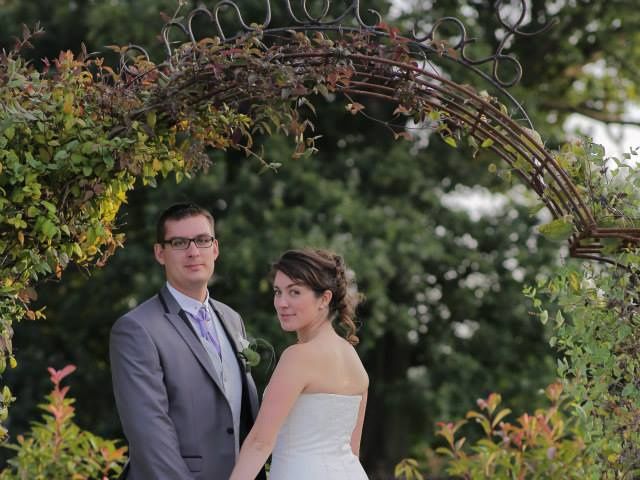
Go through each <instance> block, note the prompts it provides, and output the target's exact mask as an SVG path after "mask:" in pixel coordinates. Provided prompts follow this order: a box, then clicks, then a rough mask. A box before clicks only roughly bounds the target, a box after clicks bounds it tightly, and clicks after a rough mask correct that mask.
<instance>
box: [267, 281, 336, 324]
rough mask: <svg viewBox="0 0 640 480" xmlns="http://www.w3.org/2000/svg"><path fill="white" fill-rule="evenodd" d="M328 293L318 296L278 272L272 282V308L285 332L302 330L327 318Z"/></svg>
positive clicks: (306, 287)
mask: <svg viewBox="0 0 640 480" xmlns="http://www.w3.org/2000/svg"><path fill="white" fill-rule="evenodd" d="M330 295H331V293H330V292H325V293H324V294H322V295H318V294H317V293H316V292H314V291H313V290H311V289H310V288H309V287H308V286H306V285H304V284H301V283H298V282H296V281H295V280H292V279H291V278H289V277H288V276H287V275H285V274H284V273H282V272H280V271H278V272H277V273H276V276H275V278H274V281H273V306H274V307H275V308H276V313H277V314H278V320H280V326H281V327H282V329H283V330H285V331H287V332H292V331H298V330H303V329H305V328H306V327H310V326H312V325H314V324H316V323H318V322H322V321H324V320H326V319H327V317H328V308H327V305H328V303H329V302H328V299H327V297H329V299H330Z"/></svg>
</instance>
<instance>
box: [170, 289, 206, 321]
mask: <svg viewBox="0 0 640 480" xmlns="http://www.w3.org/2000/svg"><path fill="white" fill-rule="evenodd" d="M167 288H168V289H169V292H170V293H171V295H173V298H175V299H176V302H178V305H180V308H181V309H182V310H184V311H185V312H187V313H188V314H190V315H193V316H195V315H196V314H197V313H198V310H200V309H201V308H202V306H203V305H204V306H205V307H206V308H209V307H208V305H209V291H207V296H206V297H205V299H204V302H199V301H198V300H196V299H195V298H191V297H190V296H188V295H185V294H184V293H182V292H179V291H178V290H176V289H175V288H174V287H172V286H171V284H170V283H169V282H167Z"/></svg>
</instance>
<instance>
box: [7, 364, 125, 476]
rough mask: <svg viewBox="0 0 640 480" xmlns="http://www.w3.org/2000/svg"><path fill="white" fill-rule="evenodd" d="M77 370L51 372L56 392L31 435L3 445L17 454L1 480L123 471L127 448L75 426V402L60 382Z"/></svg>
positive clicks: (65, 368)
mask: <svg viewBox="0 0 640 480" xmlns="http://www.w3.org/2000/svg"><path fill="white" fill-rule="evenodd" d="M75 369H76V367H75V366H74V365H67V366H66V367H64V368H63V369H62V370H59V371H57V370H54V369H53V368H49V374H50V375H51V381H52V382H53V390H52V391H51V393H50V394H49V395H47V397H46V398H47V403H46V404H43V405H40V408H41V409H42V410H44V411H45V414H44V415H43V416H42V421H40V422H34V423H33V425H32V428H31V431H30V432H29V433H28V434H26V435H19V436H18V438H17V443H13V444H8V445H4V447H5V448H9V449H11V450H15V451H16V456H15V457H13V458H12V459H10V460H9V462H8V463H9V467H7V468H6V469H4V470H3V471H2V472H1V473H0V480H14V479H15V480H26V479H28V480H69V479H71V480H88V479H102V480H106V479H108V478H110V477H111V478H113V477H114V476H117V475H118V474H119V473H120V472H121V471H122V466H123V464H124V462H125V460H126V456H125V453H126V450H127V447H118V446H117V443H118V442H117V441H114V440H106V439H103V438H101V437H98V436H97V435H94V434H92V433H90V432H88V431H85V430H82V429H81V428H80V427H78V425H76V424H75V423H74V422H73V416H74V410H75V409H74V407H73V403H74V399H73V398H69V397H67V393H68V392H69V387H68V386H66V387H62V388H61V387H60V382H61V381H62V380H63V379H64V378H65V377H66V376H67V375H69V374H71V373H72V372H73V371H74V370H75Z"/></svg>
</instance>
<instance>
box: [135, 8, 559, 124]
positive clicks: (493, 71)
mask: <svg viewBox="0 0 640 480" xmlns="http://www.w3.org/2000/svg"><path fill="white" fill-rule="evenodd" d="M280 1H281V2H282V3H283V5H284V9H285V11H286V13H287V15H288V17H289V21H290V24H289V25H286V26H275V25H272V15H271V12H272V9H271V0H263V2H264V5H265V13H264V19H263V20H262V21H261V22H260V23H259V26H256V24H253V23H251V24H250V23H247V21H246V20H245V18H244V17H243V15H242V11H241V9H240V7H239V5H238V4H237V3H236V2H235V1H233V0H220V1H218V2H217V3H216V4H215V5H214V6H213V7H212V8H211V9H210V8H208V7H206V6H204V5H201V6H199V7H197V8H195V9H193V10H192V11H191V12H189V13H188V14H187V15H186V16H185V17H184V18H185V21H184V23H183V22H179V21H176V20H173V21H170V22H168V23H167V24H166V25H165V26H164V28H163V29H162V40H163V43H164V47H165V51H166V58H165V60H164V63H165V64H166V65H168V66H169V67H170V68H171V67H172V66H173V61H174V60H173V59H174V55H175V53H176V52H175V49H174V44H175V43H177V44H179V45H181V44H183V43H185V42H186V41H191V42H192V43H194V44H195V43H196V35H195V33H194V30H193V20H194V18H196V17H197V16H204V17H206V18H207V19H208V20H209V22H211V24H212V27H213V28H214V30H215V35H216V36H218V38H220V40H221V41H222V42H229V41H232V40H235V39H236V38H237V37H239V36H241V35H243V34H246V33H251V32H255V31H257V30H261V31H262V32H263V33H264V35H266V36H268V35H272V34H275V35H277V34H279V33H282V32H285V31H288V30H295V31H325V32H328V31H334V32H342V33H344V32H349V31H358V32H368V33H371V34H374V35H376V36H380V37H389V36H390V32H389V31H388V30H387V29H385V28H384V24H383V17H382V15H381V14H380V13H379V12H378V11H376V10H373V9H366V12H367V13H368V14H369V15H370V16H373V18H374V22H373V23H367V22H366V21H365V20H364V15H363V13H364V11H363V9H362V6H361V1H360V0H346V1H345V2H344V7H342V9H341V10H340V7H339V6H338V7H337V8H338V9H339V10H338V12H336V13H335V14H332V8H331V7H332V6H335V5H336V4H337V2H335V3H332V0H315V1H316V2H321V3H320V7H319V10H320V13H319V14H317V15H315V16H314V15H313V14H312V13H311V11H310V8H309V6H308V3H309V1H310V0H298V1H299V8H298V10H301V12H296V9H295V8H294V2H293V1H292V0H280ZM504 2H505V0H496V2H495V9H496V14H497V18H498V22H499V23H500V25H501V26H502V27H503V28H504V30H505V32H506V33H505V36H504V38H503V39H502V40H501V41H500V43H499V45H498V47H497V49H496V51H495V52H494V53H493V54H491V55H489V56H486V57H483V58H477V59H474V58H472V57H471V56H470V54H469V53H468V51H467V48H468V46H469V45H471V44H473V43H474V42H475V39H473V38H471V37H469V35H468V33H467V30H466V27H465V25H464V22H463V21H462V20H460V19H459V18H456V17H450V16H449V17H443V18H440V19H437V20H435V21H434V22H433V24H432V26H431V28H430V30H429V32H428V33H426V34H425V35H420V34H419V33H418V31H417V24H414V27H413V29H412V31H411V32H408V33H406V34H403V37H404V38H406V39H407V40H408V41H410V43H411V46H412V48H414V49H415V50H416V53H418V54H421V55H423V56H424V57H425V58H432V59H433V58H436V57H437V58H439V59H445V60H447V61H450V62H454V63H457V64H459V65H462V66H464V67H465V68H468V69H470V70H472V71H473V72H474V73H475V74H476V75H477V76H478V77H479V78H481V79H482V80H484V81H487V82H489V83H490V84H491V85H492V86H493V88H495V89H496V90H497V91H498V92H499V94H500V95H501V96H502V97H503V98H504V99H506V101H508V102H509V103H510V104H511V105H512V106H513V108H515V110H516V111H517V112H518V116H519V117H521V118H522V119H524V120H525V121H526V122H527V123H528V124H529V127H530V128H533V127H532V125H531V121H530V119H529V117H528V115H527V112H526V111H525V109H524V108H523V107H522V105H520V103H519V102H518V101H517V100H516V99H515V98H514V97H513V96H512V95H511V94H510V93H509V91H508V88H510V87H513V86H515V85H516V84H517V83H518V82H519V81H520V79H521V78H522V65H521V64H520V62H519V61H518V59H517V58H515V57H514V56H513V55H510V54H506V53H505V49H506V45H507V44H508V42H509V40H510V39H511V38H513V37H514V36H517V35H519V36H532V35H537V34H540V33H543V32H545V31H547V30H548V29H549V28H551V27H552V25H553V23H554V22H550V23H549V24H547V25H545V26H543V27H542V28H540V29H539V30H537V31H535V32H524V31H523V30H522V26H523V23H524V21H525V17H526V0H517V5H516V8H518V9H519V12H520V13H519V15H518V18H517V20H515V21H514V22H513V23H509V22H508V21H507V20H506V19H505V17H504V15H503V13H502V12H503V9H504ZM295 3H298V2H295ZM511 8H513V6H512V7H511ZM224 9H229V10H231V11H232V13H233V14H234V17H235V19H236V21H237V23H238V24H239V27H240V28H239V31H237V32H236V33H234V34H233V35H231V36H229V35H228V34H227V32H226V30H225V25H224V24H223V20H222V18H221V16H220V13H221V11H222V10H224ZM445 25H452V26H453V27H454V29H455V30H456V31H457V33H456V36H457V37H459V40H458V41H457V42H456V43H455V44H454V45H447V46H446V49H445V48H443V46H442V42H441V41H440V40H439V39H438V34H439V33H440V32H441V31H442V28H443V27H444V26H445ZM174 31H175V32H178V33H179V34H181V36H182V37H183V41H180V40H178V41H177V42H174V41H172V40H171V38H170V33H171V32H174ZM398 34H399V32H398ZM394 35H395V33H394ZM135 49H136V50H137V51H138V52H139V53H140V54H142V55H144V56H145V57H146V58H147V59H149V55H148V53H147V52H146V51H145V50H144V49H142V48H141V47H139V46H135ZM487 64H488V65H490V68H489V72H487V71H484V70H483V69H481V68H480V67H482V66H484V65H487ZM504 65H509V66H510V67H511V69H512V71H513V72H512V75H511V76H510V77H509V78H503V76H502V75H501V73H500V71H501V67H502V66H504Z"/></svg>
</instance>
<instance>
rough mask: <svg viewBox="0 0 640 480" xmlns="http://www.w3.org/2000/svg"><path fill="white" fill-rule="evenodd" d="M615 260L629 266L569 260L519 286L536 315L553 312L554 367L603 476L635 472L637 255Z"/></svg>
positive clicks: (638, 454) (639, 399)
mask: <svg viewBox="0 0 640 480" xmlns="http://www.w3.org/2000/svg"><path fill="white" fill-rule="evenodd" d="M616 260H618V261H619V262H620V263H622V264H624V265H628V267H626V268H622V267H619V268H613V267H609V268H607V267H603V266H600V265H593V264H582V265H581V264H576V263H571V264H569V265H567V266H565V267H563V268H560V269H559V270H558V271H557V272H556V274H555V275H553V276H552V277H551V278H549V279H548V280H546V281H541V282H540V283H539V284H538V285H537V286H536V287H535V288H534V287H529V288H528V289H527V290H526V291H525V293H526V294H527V296H529V297H531V298H532V301H533V305H534V307H535V308H536V309H537V311H538V313H539V314H540V315H541V317H544V318H548V317H553V318H555V322H554V327H555V333H554V336H553V337H552V338H551V340H550V342H551V344H552V345H554V346H555V347H556V348H557V349H558V350H559V351H560V352H561V353H562V354H563V358H562V359H561V360H560V361H559V362H558V372H559V373H560V374H561V375H562V377H563V379H564V381H565V385H566V387H565V388H566V390H567V393H568V394H569V395H570V396H571V398H572V399H573V402H574V403H573V408H574V412H573V414H574V416H575V417H576V418H577V419H578V420H579V421H580V422H581V423H582V424H583V428H584V440H585V444H586V447H587V449H586V452H587V453H588V455H589V456H590V457H591V458H592V459H594V461H595V462H596V464H597V465H599V466H600V468H601V478H606V479H614V478H615V479H617V478H636V476H637V475H638V474H640V424H639V423H638V418H640V388H639V386H638V371H640V355H639V347H638V345H640V341H639V338H638V331H639V330H638V327H639V326H640V322H639V321H640V311H639V302H638V291H639V290H638V285H639V277H638V267H637V265H638V264H639V262H640V255H639V252H638V251H628V252H625V253H623V254H621V255H619V256H618V257H617V258H616ZM543 299H544V301H545V303H543ZM546 305H553V306H554V308H555V309H556V313H555V314H549V313H548V312H547V309H546V308H547V307H546Z"/></svg>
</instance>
